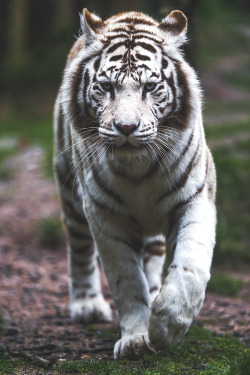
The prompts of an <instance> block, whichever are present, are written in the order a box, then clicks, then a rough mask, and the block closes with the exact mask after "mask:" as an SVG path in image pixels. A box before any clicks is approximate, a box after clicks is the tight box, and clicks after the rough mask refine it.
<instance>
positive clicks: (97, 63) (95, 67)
mask: <svg viewBox="0 0 250 375" xmlns="http://www.w3.org/2000/svg"><path fill="white" fill-rule="evenodd" d="M100 63H101V57H98V58H97V59H96V60H95V62H94V69H95V71H96V72H97V71H98V69H99V67H100Z"/></svg>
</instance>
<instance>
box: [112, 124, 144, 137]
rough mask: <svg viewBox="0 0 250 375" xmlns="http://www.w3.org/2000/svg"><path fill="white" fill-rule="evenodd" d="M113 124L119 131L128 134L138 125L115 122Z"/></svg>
mask: <svg viewBox="0 0 250 375" xmlns="http://www.w3.org/2000/svg"><path fill="white" fill-rule="evenodd" d="M114 125H115V127H116V128H117V129H118V130H119V132H120V133H122V134H124V135H126V136H128V135H130V134H132V133H133V132H134V131H135V129H136V128H137V127H138V126H139V123H138V124H116V123H115V122H114Z"/></svg>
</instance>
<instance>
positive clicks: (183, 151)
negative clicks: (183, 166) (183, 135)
mask: <svg viewBox="0 0 250 375" xmlns="http://www.w3.org/2000/svg"><path fill="white" fill-rule="evenodd" d="M193 138H194V130H192V132H191V134H190V136H189V139H188V142H187V144H186V146H185V147H184V148H183V150H182V152H181V154H180V155H179V157H178V159H177V160H176V161H175V163H174V164H173V165H172V166H171V169H172V170H173V169H176V167H177V166H178V165H179V163H180V161H181V160H182V159H183V157H184V156H185V154H186V152H187V150H188V149H189V147H190V145H191V142H192V140H193Z"/></svg>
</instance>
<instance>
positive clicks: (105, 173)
mask: <svg viewBox="0 0 250 375" xmlns="http://www.w3.org/2000/svg"><path fill="white" fill-rule="evenodd" d="M132 169H133V170H132ZM136 169H138V173H136V172H137V171H136ZM141 171H142V172H143V173H141V174H140V172H141ZM123 172H124V171H123ZM127 172H128V171H127ZM83 184H84V185H85V189H84V190H85V192H86V194H87V195H90V196H91V197H92V203H93V205H95V206H98V205H99V207H100V208H102V209H105V207H106V212H107V213H108V214H107V219H108V218H109V217H110V216H111V215H112V214H113V215H114V216H117V217H118V218H120V219H121V220H123V218H124V222H125V221H126V220H127V219H128V218H129V220H131V221H132V222H134V223H136V225H137V226H138V227H139V229H140V231H142V232H143V233H144V235H145V236H147V235H148V236H151V235H156V234H159V233H162V232H164V231H165V228H166V226H167V215H166V210H164V212H163V210H162V209H161V206H160V205H158V204H157V202H158V199H159V197H160V196H161V194H162V192H163V191H164V190H166V189H167V187H168V182H167V181H166V179H165V178H164V176H163V175H162V173H161V170H160V169H156V170H150V168H146V167H145V166H143V165H139V166H138V165H137V166H134V168H132V167H131V174H130V175H129V174H128V173H127V175H126V173H125V172H124V175H123V174H122V169H121V170H120V173H119V169H117V170H114V168H112V167H110V165H108V164H103V165H102V168H100V167H99V168H96V167H95V166H92V169H91V171H89V172H88V173H86V174H85V177H84V179H83Z"/></svg>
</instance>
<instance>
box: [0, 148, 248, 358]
mask: <svg viewBox="0 0 250 375" xmlns="http://www.w3.org/2000/svg"><path fill="white" fill-rule="evenodd" d="M41 159H42V151H41V150H40V149H38V148H29V149H26V150H24V151H22V152H21V153H20V154H18V155H17V156H16V157H14V158H13V159H11V162H9V167H10V168H13V169H14V170H15V172H14V177H13V178H12V179H11V180H9V181H0V212H1V214H0V257H1V265H0V313H1V314H2V315H3V318H4V322H5V329H4V331H3V334H2V337H1V336H0V341H1V340H2V343H3V345H4V346H5V347H7V348H8V349H9V350H10V351H11V352H15V351H17V350H21V351H24V352H25V353H35V354H37V355H41V356H42V357H43V358H45V359H46V360H49V361H53V360H56V359H61V360H63V359H64V358H67V359H79V358H81V357H82V356H83V355H85V356H86V355H87V356H96V355H98V357H100V356H101V357H103V356H108V357H112V346H113V343H114V341H116V339H117V336H118V335H119V328H118V321H117V318H116V317H115V310H114V306H113V311H114V324H113V325H98V326H95V327H92V329H90V328H87V327H84V326H82V325H73V324H72V323H71V321H70V317H69V313H68V290H67V282H68V276H67V264H66V251H65V245H64V244H62V245H59V246H57V247H56V248H53V249H49V248H45V247H42V246H41V245H39V243H38V233H37V229H38V225H39V222H40V221H41V220H42V219H44V218H48V217H51V216H57V215H59V201H58V196H57V192H56V187H55V184H54V183H53V181H51V180H48V179H46V178H44V177H43V175H42V173H41V171H40V167H39V166H40V163H41ZM238 277H241V278H243V279H244V281H245V283H244V288H243V289H242V292H241V294H240V296H239V298H222V297H219V296H216V295H212V294H208V293H207V296H206V300H205V303H204V306H203V309H202V311H201V313H200V315H199V317H198V319H197V320H196V321H195V322H194V324H196V325H202V326H205V327H207V328H209V329H212V330H214V331H216V332H218V333H229V332H231V333H233V334H234V335H235V336H237V337H241V338H242V339H244V340H245V341H246V342H247V343H250V338H249V337H250V293H249V291H250V277H249V276H247V275H238ZM103 284H104V294H105V297H106V298H108V299H109V300H110V302H111V304H112V301H111V297H110V293H109V291H108V288H107V285H106V282H105V279H104V277H103ZM112 305H113V304H112ZM111 327H115V328H114V329H112V328H111ZM104 328H105V329H104ZM107 328H108V331H109V332H108V334H107V332H106V330H107ZM105 332H106V334H105Z"/></svg>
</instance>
